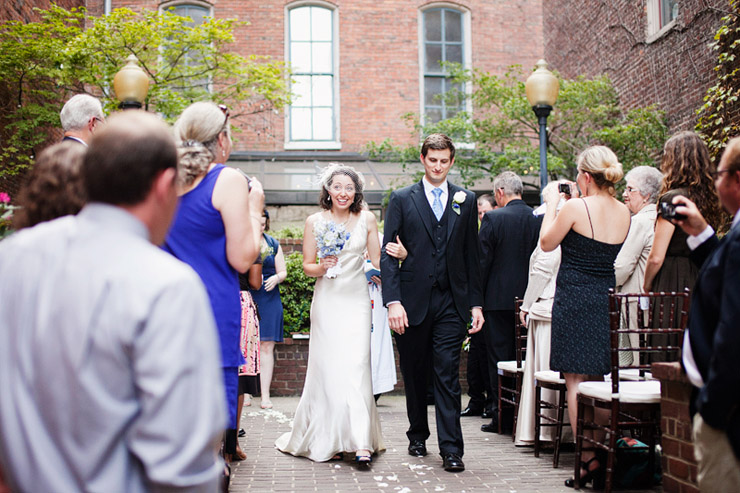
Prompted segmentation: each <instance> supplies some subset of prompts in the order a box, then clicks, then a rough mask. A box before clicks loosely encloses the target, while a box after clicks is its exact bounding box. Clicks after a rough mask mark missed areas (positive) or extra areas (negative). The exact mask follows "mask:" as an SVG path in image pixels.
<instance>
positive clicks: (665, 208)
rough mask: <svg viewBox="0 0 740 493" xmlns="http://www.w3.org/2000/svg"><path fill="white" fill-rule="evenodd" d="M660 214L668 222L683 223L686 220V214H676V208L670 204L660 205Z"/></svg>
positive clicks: (663, 203)
mask: <svg viewBox="0 0 740 493" xmlns="http://www.w3.org/2000/svg"><path fill="white" fill-rule="evenodd" d="M658 213H659V214H660V216H661V217H662V218H663V219H665V220H666V221H683V220H684V219H686V216H685V215H684V214H679V213H678V212H676V206H675V205H673V204H669V203H668V202H661V203H660V204H658Z"/></svg>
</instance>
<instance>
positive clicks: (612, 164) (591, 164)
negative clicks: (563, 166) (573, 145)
mask: <svg viewBox="0 0 740 493" xmlns="http://www.w3.org/2000/svg"><path fill="white" fill-rule="evenodd" d="M576 166H578V169H580V170H581V171H585V172H586V173H588V174H589V175H591V177H592V178H593V180H594V183H595V184H596V186H597V187H599V188H607V189H608V190H609V191H610V192H611V194H612V195H613V194H614V193H615V192H614V184H615V183H617V182H618V181H619V180H621V179H622V177H623V176H624V172H623V171H622V163H620V162H619V159H617V155H616V154H614V151H612V150H611V149H609V148H608V147H606V146H591V147H588V148H586V149H585V150H584V151H583V152H581V153H580V154H579V155H578V159H576Z"/></svg>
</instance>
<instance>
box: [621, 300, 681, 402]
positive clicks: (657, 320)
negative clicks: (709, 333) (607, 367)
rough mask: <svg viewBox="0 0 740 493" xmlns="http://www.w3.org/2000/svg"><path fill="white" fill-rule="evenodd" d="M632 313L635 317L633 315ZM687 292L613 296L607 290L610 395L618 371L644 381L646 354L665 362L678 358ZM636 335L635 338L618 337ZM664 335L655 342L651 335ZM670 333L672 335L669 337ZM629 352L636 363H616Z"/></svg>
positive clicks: (646, 367) (648, 363)
mask: <svg viewBox="0 0 740 493" xmlns="http://www.w3.org/2000/svg"><path fill="white" fill-rule="evenodd" d="M634 312H636V316H631V315H634V314H635V313H634ZM688 312H689V290H688V289H686V290H684V291H683V292H680V293H675V292H671V293H662V292H661V293H615V292H614V290H613V289H610V290H609V326H610V338H611V376H612V392H613V393H614V394H617V393H618V392H619V371H620V370H621V369H626V368H637V369H638V370H639V376H638V380H645V379H647V378H648V377H647V376H646V373H647V372H648V370H649V369H650V362H649V360H650V358H649V355H650V354H655V353H660V354H661V355H662V356H663V358H664V360H665V361H678V360H679V358H680V356H681V343H682V341H683V331H684V329H685V328H686V326H687V324H688ZM620 334H627V335H629V334H637V338H634V337H632V338H630V337H620ZM658 334H665V335H667V336H668V337H662V338H660V339H659V340H658V342H656V340H655V339H654V337H653V336H655V335H658ZM672 334H675V335H673V336H672ZM634 340H637V343H634V342H632V341H634ZM625 351H631V352H633V353H635V354H639V361H637V362H633V363H631V364H628V365H626V364H624V365H623V364H620V361H619V359H620V358H619V354H620V353H622V352H625Z"/></svg>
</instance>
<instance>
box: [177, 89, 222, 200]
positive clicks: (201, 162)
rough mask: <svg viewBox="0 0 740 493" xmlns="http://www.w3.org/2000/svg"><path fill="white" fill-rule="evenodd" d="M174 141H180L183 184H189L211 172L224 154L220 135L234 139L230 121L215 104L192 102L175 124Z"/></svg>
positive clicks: (180, 174)
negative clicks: (215, 162)
mask: <svg viewBox="0 0 740 493" xmlns="http://www.w3.org/2000/svg"><path fill="white" fill-rule="evenodd" d="M174 130H175V139H176V140H178V141H179V142H180V145H179V147H180V165H179V166H180V171H179V179H180V184H181V185H185V186H187V185H190V184H191V183H192V182H193V181H194V180H195V179H196V178H198V177H199V176H202V175H204V174H205V173H206V171H207V170H208V166H209V165H210V164H211V163H212V162H214V161H215V160H216V157H217V156H220V155H221V148H220V146H219V144H218V136H219V135H220V134H221V133H223V132H225V133H226V136H227V137H228V138H231V133H230V129H229V119H228V117H227V116H226V114H225V113H224V112H223V111H222V110H221V108H219V107H218V106H217V105H216V104H214V103H209V102H198V103H193V104H191V105H190V106H188V107H187V108H185V111H183V112H182V114H181V115H180V117H179V118H178V119H177V121H176V122H175V128H174Z"/></svg>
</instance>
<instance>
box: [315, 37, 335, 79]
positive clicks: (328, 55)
mask: <svg viewBox="0 0 740 493" xmlns="http://www.w3.org/2000/svg"><path fill="white" fill-rule="evenodd" d="M331 51H332V50H331V43H311V52H312V55H313V56H312V60H313V63H312V64H311V65H312V67H311V69H312V70H311V72H313V73H317V72H318V73H329V72H331V71H332V52H331Z"/></svg>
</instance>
